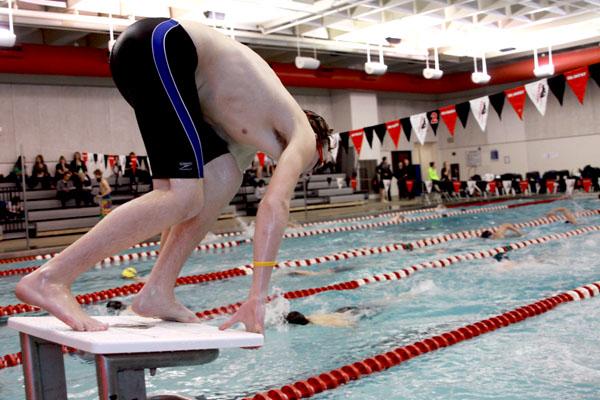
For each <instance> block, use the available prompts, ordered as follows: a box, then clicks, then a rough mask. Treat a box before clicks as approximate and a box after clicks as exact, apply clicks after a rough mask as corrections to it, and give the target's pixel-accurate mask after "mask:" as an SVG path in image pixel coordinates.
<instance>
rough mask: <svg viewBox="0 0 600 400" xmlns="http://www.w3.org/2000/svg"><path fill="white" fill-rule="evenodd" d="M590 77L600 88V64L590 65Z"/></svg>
mask: <svg viewBox="0 0 600 400" xmlns="http://www.w3.org/2000/svg"><path fill="white" fill-rule="evenodd" d="M590 77H592V79H593V80H595V81H596V85H598V86H600V63H598V64H592V65H590Z"/></svg>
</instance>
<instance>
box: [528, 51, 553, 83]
mask: <svg viewBox="0 0 600 400" xmlns="http://www.w3.org/2000/svg"><path fill="white" fill-rule="evenodd" d="M533 64H534V68H533V74H534V75H535V76H536V77H537V78H544V77H546V76H552V75H554V63H553V62H552V47H550V46H548V64H544V65H540V64H539V62H538V53H537V49H533Z"/></svg>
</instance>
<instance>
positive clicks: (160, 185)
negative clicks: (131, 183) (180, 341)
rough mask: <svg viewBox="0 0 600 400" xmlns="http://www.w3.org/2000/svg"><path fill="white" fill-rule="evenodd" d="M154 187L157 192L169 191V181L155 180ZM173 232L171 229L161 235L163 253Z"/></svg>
mask: <svg viewBox="0 0 600 400" xmlns="http://www.w3.org/2000/svg"><path fill="white" fill-rule="evenodd" d="M152 186H153V187H154V189H156V190H167V189H169V181H167V180H165V179H153V180H152ZM170 231H171V227H168V228H167V229H165V230H163V231H162V233H161V234H160V246H159V247H158V251H159V252H160V251H162V248H163V244H164V243H166V242H167V238H168V237H169V232H170Z"/></svg>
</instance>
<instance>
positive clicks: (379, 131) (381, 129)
mask: <svg viewBox="0 0 600 400" xmlns="http://www.w3.org/2000/svg"><path fill="white" fill-rule="evenodd" d="M373 128H374V129H375V134H376V135H377V138H378V139H379V143H381V144H382V145H383V140H384V139H385V133H386V132H387V128H386V127H385V124H379V125H375V126H374V127H373Z"/></svg>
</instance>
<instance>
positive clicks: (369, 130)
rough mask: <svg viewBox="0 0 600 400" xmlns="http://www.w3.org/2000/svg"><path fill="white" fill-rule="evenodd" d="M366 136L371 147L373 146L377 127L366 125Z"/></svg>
mask: <svg viewBox="0 0 600 400" xmlns="http://www.w3.org/2000/svg"><path fill="white" fill-rule="evenodd" d="M363 129H364V131H365V137H366V138H367V143H369V148H371V149H372V148H373V130H374V129H375V128H374V127H373V126H365V127H364V128H363Z"/></svg>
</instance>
